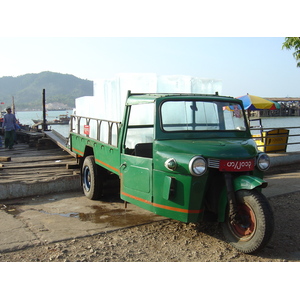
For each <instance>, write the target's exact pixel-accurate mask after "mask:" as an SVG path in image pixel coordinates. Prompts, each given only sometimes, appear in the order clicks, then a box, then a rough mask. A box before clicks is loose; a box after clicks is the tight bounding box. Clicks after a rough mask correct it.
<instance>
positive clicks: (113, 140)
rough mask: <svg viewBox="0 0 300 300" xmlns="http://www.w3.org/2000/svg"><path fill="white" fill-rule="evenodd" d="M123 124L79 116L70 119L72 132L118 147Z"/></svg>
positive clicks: (72, 116)
mask: <svg viewBox="0 0 300 300" xmlns="http://www.w3.org/2000/svg"><path fill="white" fill-rule="evenodd" d="M120 125H121V122H115V121H109V120H102V119H97V118H89V117H83V116H77V115H71V117H70V131H71V132H74V133H78V134H82V135H85V136H87V137H90V138H94V139H96V140H99V141H102V142H103V143H106V144H109V145H113V146H117V144H118V137H119V129H120Z"/></svg>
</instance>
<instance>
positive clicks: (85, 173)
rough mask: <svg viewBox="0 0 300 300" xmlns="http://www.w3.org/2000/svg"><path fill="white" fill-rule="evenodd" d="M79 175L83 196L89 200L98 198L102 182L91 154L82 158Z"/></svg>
mask: <svg viewBox="0 0 300 300" xmlns="http://www.w3.org/2000/svg"><path fill="white" fill-rule="evenodd" d="M81 176H82V187H83V192H84V194H85V196H86V197H87V198H89V199H91V200H97V199H100V197H101V194H102V186H103V182H102V178H101V173H100V170H99V167H98V166H97V165H96V163H95V159H94V156H93V155H90V156H87V157H86V158H85V159H84V162H83V165H82V169H81Z"/></svg>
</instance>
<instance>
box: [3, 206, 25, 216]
mask: <svg viewBox="0 0 300 300" xmlns="http://www.w3.org/2000/svg"><path fill="white" fill-rule="evenodd" d="M0 208H1V210H4V211H5V212H6V213H8V214H10V215H13V216H17V215H18V214H20V213H21V212H22V210H21V209H18V208H17V207H16V206H11V205H9V206H6V205H4V204H2V205H1V207H0Z"/></svg>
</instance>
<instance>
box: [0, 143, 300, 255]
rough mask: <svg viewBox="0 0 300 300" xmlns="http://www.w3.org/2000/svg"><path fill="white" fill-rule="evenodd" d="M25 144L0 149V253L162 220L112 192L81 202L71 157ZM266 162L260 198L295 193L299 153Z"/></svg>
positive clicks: (299, 188)
mask: <svg viewBox="0 0 300 300" xmlns="http://www.w3.org/2000/svg"><path fill="white" fill-rule="evenodd" d="M25 146H26V145H25ZM25 146H24V145H22V144H21V145H16V147H15V150H13V151H10V152H8V151H7V150H3V149H1V150H0V157H2V158H3V157H11V160H10V161H7V162H0V163H1V164H3V165H4V166H3V167H2V170H0V174H1V181H0V194H1V195H0V252H6V251H12V250H15V249H22V248H24V247H28V246H34V245H41V244H47V243H52V242H58V241H62V240H67V239H74V238H78V237H84V236H90V235H94V234H99V233H102V232H107V231H111V230H116V229H118V228H124V227H131V226H136V225H140V224H145V223H149V222H153V221H157V220H162V219H165V218H164V217H161V216H157V215H155V214H153V213H151V212H148V211H146V210H143V209H140V208H138V207H136V206H134V205H132V204H128V207H127V208H126V209H125V207H124V203H123V202H122V201H120V199H119V197H118V193H116V191H112V193H111V194H107V195H105V197H104V199H103V200H102V201H92V200H89V199H87V198H86V197H85V196H84V195H83V193H82V192H81V188H80V178H79V174H78V170H77V169H76V168H75V169H74V168H73V167H76V161H75V159H74V158H73V157H72V156H70V155H69V154H68V153H65V152H64V151H62V150H61V149H59V148H57V149H51V150H36V149H30V151H29V150H28V148H26V147H25ZM27 147H28V146H27ZM271 161H272V163H273V169H274V171H273V172H272V169H271V172H268V173H267V175H266V180H267V181H268V183H269V184H268V187H267V188H266V189H264V191H263V193H264V194H265V195H266V197H267V198H270V197H274V196H278V195H284V194H288V193H292V192H296V191H300V168H299V169H298V167H297V165H298V163H299V162H300V154H298V153H293V154H282V155H277V154H276V155H271ZM67 166H68V167H67ZM70 166H73V167H70ZM287 166H292V167H293V169H292V170H291V171H289V168H288V169H287ZM276 170H277V171H276ZM283 170H284V173H283Z"/></svg>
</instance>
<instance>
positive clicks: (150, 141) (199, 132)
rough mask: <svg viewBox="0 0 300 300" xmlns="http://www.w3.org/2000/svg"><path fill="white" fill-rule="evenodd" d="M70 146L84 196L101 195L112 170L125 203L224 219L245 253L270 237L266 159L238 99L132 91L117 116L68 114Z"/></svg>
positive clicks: (188, 217) (176, 215) (182, 216)
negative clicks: (117, 119) (119, 119)
mask: <svg viewBox="0 0 300 300" xmlns="http://www.w3.org/2000/svg"><path fill="white" fill-rule="evenodd" d="M70 148H71V150H72V151H73V152H75V153H76V154H77V157H78V160H79V163H80V166H81V178H82V186H83V191H84V193H85V195H86V196H87V197H88V198H89V199H99V198H100V197H101V194H102V189H103V183H104V181H105V180H106V179H107V178H108V177H109V176H110V175H111V174H115V175H117V176H118V177H119V179H120V197H121V199H123V200H124V201H126V202H130V203H132V204H135V205H137V206H140V207H142V208H144V209H146V210H149V211H152V212H154V213H156V214H159V215H162V216H165V217H168V218H172V219H176V220H180V221H182V222H187V223H188V222H192V223H197V222H200V221H205V220H206V219H209V220H212V219H213V220H215V221H217V222H221V223H222V228H223V232H224V236H225V238H226V239H227V240H228V242H229V243H230V244H231V245H233V246H234V247H235V248H236V249H238V250H240V251H242V252H244V253H252V252H255V251H258V250H260V249H262V248H263V247H264V246H265V245H266V244H267V243H268V241H269V240H270V238H271V236H272V233H273V229H274V220H273V213H272V209H271V207H270V205H269V203H268V201H267V199H266V197H265V196H264V195H263V194H262V193H261V190H262V188H265V187H266V186H267V182H265V181H264V180H263V172H264V171H266V170H267V169H268V168H269V165H270V160H269V157H268V156H267V155H266V154H265V153H262V152H260V151H258V149H257V146H256V144H255V142H254V141H253V139H252V137H251V133H250V129H249V126H248V122H247V119H246V116H245V112H244V109H243V105H242V102H241V101H240V100H237V99H235V98H231V97H223V96H219V95H218V94H217V93H216V94H215V95H199V94H132V93H131V92H130V91H129V92H128V97H127V100H126V103H125V108H124V117H123V121H122V122H114V121H108V120H102V119H95V118H89V117H87V116H76V115H73V116H72V117H71V132H70Z"/></svg>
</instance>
